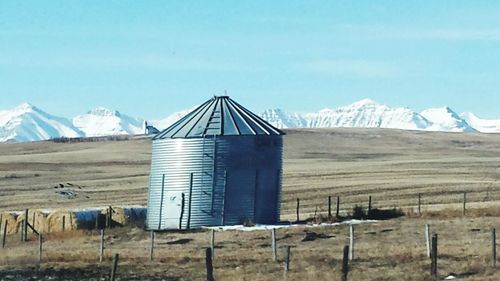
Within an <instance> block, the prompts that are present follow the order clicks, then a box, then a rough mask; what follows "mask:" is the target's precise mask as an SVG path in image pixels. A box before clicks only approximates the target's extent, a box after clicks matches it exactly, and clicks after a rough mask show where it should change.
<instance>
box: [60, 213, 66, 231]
mask: <svg viewBox="0 0 500 281" xmlns="http://www.w3.org/2000/svg"><path fill="white" fill-rule="evenodd" d="M61 229H62V232H64V231H66V216H63V217H62V226H61Z"/></svg>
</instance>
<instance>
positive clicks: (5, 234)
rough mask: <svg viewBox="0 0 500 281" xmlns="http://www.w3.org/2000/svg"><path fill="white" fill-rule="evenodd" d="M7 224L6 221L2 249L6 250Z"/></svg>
mask: <svg viewBox="0 0 500 281" xmlns="http://www.w3.org/2000/svg"><path fill="white" fill-rule="evenodd" d="M7 224H8V221H7V220H5V224H4V225H3V237H2V248H5V238H6V237H7Z"/></svg>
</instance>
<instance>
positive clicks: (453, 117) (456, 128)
mask: <svg viewBox="0 0 500 281" xmlns="http://www.w3.org/2000/svg"><path fill="white" fill-rule="evenodd" d="M420 114H421V115H422V116H424V117H425V118H426V119H427V120H429V121H431V122H432V123H434V125H433V126H431V127H430V128H429V130H431V131H446V132H477V130H475V129H474V128H472V127H471V126H470V125H469V124H468V123H467V122H466V121H465V120H464V119H462V118H460V116H458V114H456V113H455V112H454V111H453V110H452V109H451V108H449V107H441V108H430V109H427V110H424V111H422V112H421V113H420Z"/></svg>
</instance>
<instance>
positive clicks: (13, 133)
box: [0, 103, 83, 142]
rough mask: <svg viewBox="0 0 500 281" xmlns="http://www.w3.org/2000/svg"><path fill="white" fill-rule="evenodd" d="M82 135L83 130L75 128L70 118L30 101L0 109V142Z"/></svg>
mask: <svg viewBox="0 0 500 281" xmlns="http://www.w3.org/2000/svg"><path fill="white" fill-rule="evenodd" d="M80 136H83V132H81V131H80V130H78V129H77V128H75V127H74V126H73V125H72V124H71V122H70V121H69V120H67V119H65V118H62V117H57V116H54V115H50V114H48V113H46V112H44V111H42V110H41V109H39V108H37V107H35V106H33V105H31V104H29V103H23V104H21V105H19V106H18V107H16V108H14V109H11V110H2V111H0V142H7V141H15V142H25V141H39V140H47V139H51V138H59V137H80Z"/></svg>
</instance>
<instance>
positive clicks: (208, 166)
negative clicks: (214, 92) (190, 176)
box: [201, 108, 222, 216]
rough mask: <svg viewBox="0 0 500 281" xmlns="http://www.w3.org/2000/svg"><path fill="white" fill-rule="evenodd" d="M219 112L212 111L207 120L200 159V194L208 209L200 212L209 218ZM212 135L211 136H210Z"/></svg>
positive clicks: (213, 189) (211, 210)
mask: <svg viewBox="0 0 500 281" xmlns="http://www.w3.org/2000/svg"><path fill="white" fill-rule="evenodd" d="M221 119H222V116H221V110H220V109H217V108H216V109H215V110H214V111H212V114H211V115H210V118H209V119H208V123H207V126H206V127H205V131H204V132H203V159H202V177H201V180H202V182H201V192H202V194H201V195H202V197H203V201H204V202H205V200H207V201H208V202H207V203H208V204H207V205H205V206H207V207H208V206H210V207H209V208H205V209H202V211H203V212H204V213H206V214H209V215H210V216H214V200H215V168H216V163H215V159H216V153H217V141H216V138H217V134H216V133H214V131H215V132H221V125H222V122H221ZM210 133H212V134H210Z"/></svg>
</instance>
